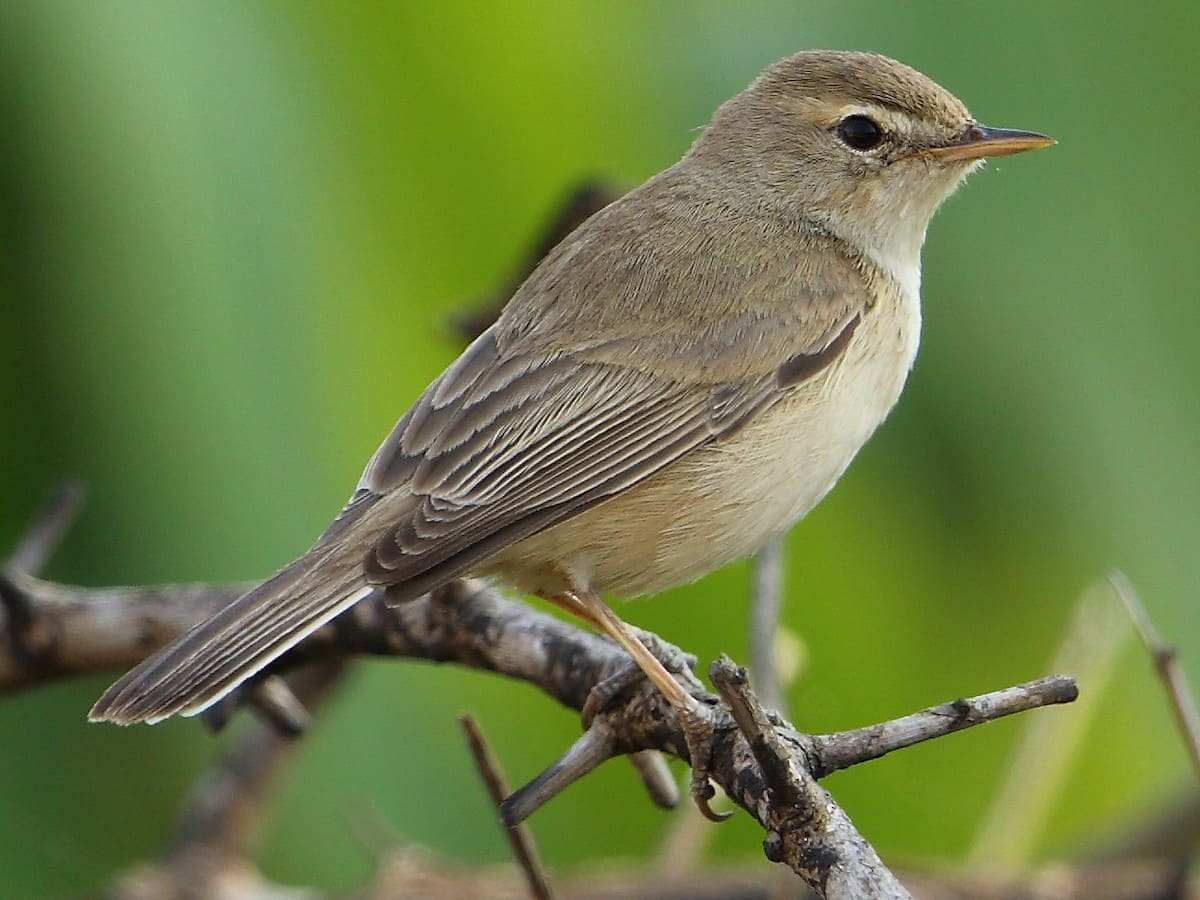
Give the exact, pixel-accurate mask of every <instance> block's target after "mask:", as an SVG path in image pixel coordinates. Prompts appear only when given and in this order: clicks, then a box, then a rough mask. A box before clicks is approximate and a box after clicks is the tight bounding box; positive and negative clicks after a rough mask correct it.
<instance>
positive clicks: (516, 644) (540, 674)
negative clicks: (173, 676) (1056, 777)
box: [0, 573, 1038, 871]
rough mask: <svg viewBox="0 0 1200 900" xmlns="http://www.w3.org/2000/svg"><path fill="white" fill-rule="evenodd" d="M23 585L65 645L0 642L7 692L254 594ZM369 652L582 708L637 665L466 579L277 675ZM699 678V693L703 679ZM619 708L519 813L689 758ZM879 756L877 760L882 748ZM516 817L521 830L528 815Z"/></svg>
mask: <svg viewBox="0 0 1200 900" xmlns="http://www.w3.org/2000/svg"><path fill="white" fill-rule="evenodd" d="M16 576H19V577H13V578H12V579H11V582H10V585H9V586H10V587H12V588H14V590H16V591H18V593H19V594H20V601H21V602H22V603H25V604H27V605H28V606H29V607H30V608H31V609H34V610H35V611H36V613H37V614H38V615H39V616H43V617H45V619H46V620H47V621H49V622H52V623H53V624H54V626H55V632H56V637H57V640H56V642H55V644H54V649H55V657H54V660H53V663H54V665H53V666H52V667H44V668H39V669H38V670H36V671H30V670H28V669H26V668H22V667H21V665H20V661H19V660H13V659H11V658H8V659H6V658H5V656H6V654H5V646H6V644H5V642H4V641H0V686H7V687H8V688H9V689H10V690H12V689H17V688H19V687H28V686H30V685H32V684H36V683H44V682H46V681H49V680H53V679H55V678H60V677H64V676H66V675H70V674H75V673H83V672H92V671H96V670H97V669H99V668H106V667H109V666H114V665H119V664H122V663H129V662H135V661H137V660H138V659H141V658H143V657H144V656H146V655H147V654H148V653H150V652H151V651H152V650H153V649H154V648H155V647H156V646H157V645H158V644H159V643H161V642H162V641H165V640H168V639H170V638H172V637H174V636H176V635H177V634H179V633H180V632H181V631H183V630H185V629H186V628H188V627H190V626H191V625H192V624H194V623H195V622H196V621H197V620H198V619H201V618H203V617H205V616H207V615H209V614H211V612H212V611H213V610H215V609H217V608H219V607H220V606H221V605H223V604H225V603H228V602H230V600H231V599H233V598H234V597H236V596H238V595H239V594H240V593H241V591H242V589H243V587H242V586H240V585H237V586H212V587H205V586H194V585H193V586H184V587H178V586H175V587H171V586H168V587H158V588H145V589H135V588H120V589H112V588H109V589H89V588H76V587H69V586H66V585H59V584H52V583H49V582H45V581H40V580H38V579H35V578H31V577H29V576H27V575H23V574H22V573H16ZM2 627H3V626H2V625H0V630H2ZM656 646H657V650H656V652H657V653H659V654H660V655H662V656H664V657H670V659H669V660H667V661H669V662H670V663H671V665H670V667H671V668H672V669H675V668H681V675H680V677H681V678H687V676H690V675H691V672H690V670H687V669H686V665H687V662H688V657H687V655H686V654H684V653H683V652H682V651H680V650H679V649H678V648H674V647H672V646H671V645H670V644H667V643H666V642H663V641H659V642H657V643H656ZM359 654H374V655H382V656H406V657H414V658H417V659H422V660H425V661H438V662H454V663H458V664H460V665H464V666H468V667H471V668H476V669H483V670H490V671H494V672H497V673H500V674H504V675H508V676H509V677H513V678H517V679H521V680H524V681H527V682H529V683H531V684H534V685H536V686H537V687H538V688H539V689H541V690H542V691H543V692H545V693H546V694H547V695H548V696H550V697H552V698H554V699H556V700H558V701H559V702H561V703H563V704H564V705H566V706H568V707H570V708H572V709H575V710H579V709H581V708H582V707H583V705H584V703H585V701H586V699H587V697H588V695H589V693H590V692H591V690H592V689H593V687H594V686H595V685H596V684H597V683H599V682H601V681H604V680H605V679H607V678H609V677H610V676H612V675H613V674H614V673H616V672H619V671H623V670H624V669H626V668H627V667H628V658H627V657H626V656H625V655H624V654H623V653H622V652H621V651H620V650H619V649H618V648H617V647H616V646H615V645H613V644H612V642H610V641H606V640H604V639H603V638H601V637H599V636H598V635H595V634H592V633H589V632H585V631H581V630H579V629H578V628H576V627H574V626H573V625H571V624H569V623H566V622H563V621H561V620H559V619H556V618H554V617H553V616H550V615H548V614H546V613H542V612H539V611H538V610H535V609H532V608H530V607H529V606H527V605H525V604H523V603H519V602H516V601H513V600H509V599H507V598H505V597H503V596H501V595H500V594H499V593H498V592H496V591H495V590H492V589H490V588H488V587H486V586H485V585H483V584H481V583H479V582H473V581H463V582H455V583H453V584H451V585H448V586H447V587H446V588H445V589H443V590H442V591H439V592H438V593H437V595H436V596H425V597H422V598H419V599H417V600H414V601H412V602H411V603H407V604H404V605H402V606H399V607H395V608H391V607H388V606H387V605H386V603H385V602H384V601H383V598H381V597H378V598H373V599H368V600H364V601H363V602H362V603H360V604H358V605H357V606H356V607H354V608H353V609H352V610H350V611H348V613H347V614H346V615H344V616H342V617H340V618H339V619H338V620H337V621H335V622H334V623H332V624H331V625H330V626H327V627H326V628H323V629H321V630H320V631H318V632H316V633H314V634H313V635H311V636H310V637H309V638H308V639H307V640H305V641H304V642H303V643H301V644H300V645H298V646H297V647H296V648H295V649H294V650H293V651H292V652H290V653H289V654H287V656H285V657H284V658H283V659H281V660H280V661H279V663H278V664H277V665H276V666H275V667H274V668H275V672H279V671H285V670H287V669H289V668H293V667H295V666H297V665H298V664H300V663H303V662H306V661H312V660H320V659H331V658H332V659H344V658H345V657H347V656H353V655H359ZM9 656H11V654H9ZM118 660H119V661H120V662H116V661H118ZM691 681H692V683H695V684H698V682H695V681H694V678H693V679H691ZM619 699H620V701H621V704H620V705H615V706H614V708H610V709H606V710H605V711H604V712H603V713H602V714H601V715H599V716H597V718H596V720H595V723H594V724H593V727H592V728H591V729H590V730H589V731H588V732H587V734H585V735H584V737H583V738H582V739H581V740H580V742H578V743H577V744H576V746H575V747H573V748H572V750H571V751H569V752H568V754H567V755H566V756H565V757H564V758H563V759H562V760H560V762H559V763H557V764H556V765H555V766H552V767H551V769H550V770H549V771H548V772H547V773H546V775H545V776H544V777H543V778H541V779H538V780H537V781H535V783H534V785H533V786H531V787H528V788H525V789H522V790H520V791H517V793H516V794H514V795H513V797H510V798H509V800H508V801H506V806H507V805H510V804H513V805H515V806H519V804H517V800H518V798H520V797H521V795H522V794H523V793H525V794H529V793H530V792H531V790H532V788H533V787H538V786H539V785H540V788H541V790H540V793H541V796H540V798H539V799H538V801H537V803H535V804H534V806H533V808H536V806H537V805H540V804H541V803H542V802H545V800H546V799H549V798H550V797H552V796H554V795H556V794H557V793H559V792H560V791H561V790H562V789H563V788H564V787H565V786H566V785H567V784H569V783H571V782H572V781H573V780H575V779H576V778H578V777H580V776H581V775H582V774H585V773H586V772H588V771H591V769H593V768H595V767H596V766H597V765H599V764H600V763H601V762H603V761H604V760H606V759H608V758H610V757H611V756H613V755H615V754H619V753H632V752H636V751H639V750H646V749H657V750H663V751H666V752H670V753H673V754H675V755H676V756H680V757H683V758H686V742H685V740H684V737H683V732H682V730H681V729H680V728H679V724H678V721H677V720H676V718H675V716H674V715H673V713H672V711H671V709H670V707H669V706H668V705H667V704H666V701H665V700H664V699H663V698H662V696H661V694H659V693H658V691H656V690H654V689H653V688H652V687H651V686H650V685H649V684H648V683H646V682H644V681H643V682H641V683H639V684H638V685H636V686H634V687H633V688H631V689H630V690H629V691H628V692H626V693H625V694H623V695H622V696H621V697H620V698H619ZM986 699H987V698H986V697H985V698H980V700H981V701H983V700H986ZM1021 703H1029V705H1030V706H1033V705H1038V704H1037V703H1032V702H1030V698H1029V697H1026V699H1025V700H1023V701H1021V702H1020V703H1018V704H1017V706H1016V707H1014V709H1016V708H1020V707H1021ZM980 706H981V707H983V708H985V711H984V713H982V714H981V716H980V720H986V718H987V717H988V713H987V711H986V704H985V703H983V702H980ZM707 709H708V713H709V714H710V715H711V716H712V718H713V722H714V729H715V734H714V748H713V749H714V752H713V759H712V763H713V776H714V778H715V780H716V781H717V783H718V784H719V785H720V786H721V787H722V788H723V789H724V790H725V791H726V793H727V794H728V795H729V796H730V797H731V799H733V801H734V802H735V803H737V804H738V805H739V806H741V807H743V808H744V809H746V810H748V811H749V812H751V813H752V814H753V815H754V816H755V817H756V818H757V819H758V820H759V821H760V822H761V823H763V824H764V825H769V823H771V822H773V821H775V819H774V818H773V816H777V814H778V811H777V810H775V809H774V808H773V806H772V802H771V797H770V794H771V791H770V789H769V788H768V787H767V785H766V784H765V783H764V782H763V781H762V779H761V778H759V777H758V775H757V774H756V772H757V769H758V766H757V764H756V762H755V760H754V757H753V755H752V754H751V753H750V751H749V749H748V748H747V746H746V743H745V741H744V740H743V739H742V738H741V737H740V736H739V734H738V732H737V729H736V727H735V726H734V725H733V723H732V721H730V720H729V719H728V716H727V714H725V713H724V712H723V710H722V708H720V707H707ZM968 719H970V721H966V722H961V723H960V722H957V721H956V722H952V725H953V728H958V727H962V725H963V724H975V720H973V719H972V718H971V717H968ZM776 728H777V730H778V731H779V733H780V735H781V739H783V740H784V741H785V743H786V744H788V745H790V746H793V747H795V748H796V749H797V753H800V754H802V753H803V750H804V748H805V747H806V746H807V747H812V746H813V744H812V739H811V738H808V737H806V736H804V735H801V734H799V733H797V732H795V731H794V729H791V728H790V726H786V724H780V725H778V726H776ZM953 728H952V729H950V730H953ZM943 730H945V729H944V728H943ZM930 736H933V735H932V734H930ZM906 742H907V740H906ZM871 755H878V754H877V752H875V751H873V753H872V754H871ZM527 812H528V810H526V812H525V814H527ZM508 818H509V821H516V820H519V819H520V818H523V815H513V816H509V817H508ZM772 847H773V852H776V853H782V854H783V856H782V857H781V860H780V861H782V862H784V863H786V864H787V865H788V866H789V867H790V868H792V869H793V870H796V871H801V870H803V866H802V864H801V860H800V858H799V857H798V856H797V855H795V854H798V853H799V851H800V850H801V849H802V847H800V846H799V845H798V844H797V843H796V842H795V841H790V842H789V841H785V842H783V843H782V844H781V845H775V844H772Z"/></svg>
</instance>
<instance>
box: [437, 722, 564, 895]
mask: <svg viewBox="0 0 1200 900" xmlns="http://www.w3.org/2000/svg"><path fill="white" fill-rule="evenodd" d="M458 724H459V725H461V726H462V730H463V735H464V736H465V737H466V739H467V749H468V750H470V751H471V757H472V758H473V759H474V760H475V768H476V770H477V771H478V772H479V777H480V779H481V780H482V781H483V786H484V789H485V790H486V791H487V792H488V796H489V797H491V798H492V803H493V804H494V805H495V806H496V808H497V809H499V808H500V804H501V802H503V800H504V798H505V797H507V796H508V784H507V783H506V782H505V780H504V773H503V772H501V771H500V765H499V763H498V762H497V761H496V758H495V757H494V756H493V755H492V753H491V751H490V750H489V749H488V746H487V743H486V742H485V741H484V739H483V734H482V733H481V732H480V730H479V725H478V724H477V723H476V722H475V720H474V719H473V718H471V716H459V717H458ZM504 836H505V837H506V838H508V845H509V847H511V848H512V852H513V856H514V857H516V860H517V863H518V865H520V867H521V872H522V873H524V875H525V881H526V883H527V884H528V885H529V893H530V896H532V897H534V898H536V900H554V892H553V891H552V890H551V889H550V882H549V881H547V879H546V871H545V869H544V868H543V867H542V860H541V858H540V857H539V855H538V851H537V845H536V844H535V843H534V840H533V834H532V833H531V832H530V831H529V828H528V827H527V826H525V825H515V826H505V828H504Z"/></svg>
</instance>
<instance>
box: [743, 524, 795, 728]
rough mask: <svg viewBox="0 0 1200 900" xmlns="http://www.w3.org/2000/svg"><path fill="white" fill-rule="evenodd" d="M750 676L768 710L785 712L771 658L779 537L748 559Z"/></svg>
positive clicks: (779, 600)
mask: <svg viewBox="0 0 1200 900" xmlns="http://www.w3.org/2000/svg"><path fill="white" fill-rule="evenodd" d="M752 572H753V575H752V578H753V587H752V590H751V594H750V678H751V680H752V681H753V683H754V689H755V691H757V692H758V696H759V699H760V700H762V702H763V705H764V706H766V707H767V708H768V709H774V710H776V711H778V712H779V714H780V715H783V716H786V715H787V708H786V706H785V704H784V699H783V684H782V682H781V679H780V674H779V666H778V665H777V661H776V658H775V636H776V633H777V632H778V630H779V617H780V612H781V610H782V608H783V538H782V537H775V538H772V539H771V540H770V541H769V542H768V543H767V544H766V545H765V546H763V548H762V549H761V550H759V551H758V553H757V554H755V556H754V559H753V561H752Z"/></svg>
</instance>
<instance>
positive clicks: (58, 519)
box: [4, 480, 86, 575]
mask: <svg viewBox="0 0 1200 900" xmlns="http://www.w3.org/2000/svg"><path fill="white" fill-rule="evenodd" d="M85 494H86V491H85V489H84V486H83V483H82V482H80V481H73V480H72V481H64V482H63V483H62V484H59V485H57V486H56V487H55V488H54V490H52V491H51V492H50V496H49V497H47V498H46V502H45V504H43V506H42V508H41V509H39V510H38V511H37V513H36V514H35V515H34V516H33V519H32V520H31V521H30V523H29V525H28V527H27V528H26V529H25V533H24V534H23V535H22V536H21V540H20V541H19V542H18V544H17V549H16V550H14V551H13V554H12V556H10V557H9V559H8V562H7V564H6V565H5V567H4V568H5V569H6V570H7V569H15V570H17V571H20V572H27V573H29V574H30V575H37V574H38V573H39V572H41V570H42V569H43V568H44V567H45V565H46V563H47V562H49V561H50V557H51V556H53V555H54V551H55V550H57V549H58V545H59V543H60V542H61V541H62V538H63V535H64V534H66V533H67V529H68V528H70V527H71V525H72V523H73V522H74V521H75V517H76V516H77V515H78V514H79V510H80V509H81V508H82V507H83V500H84V496H85Z"/></svg>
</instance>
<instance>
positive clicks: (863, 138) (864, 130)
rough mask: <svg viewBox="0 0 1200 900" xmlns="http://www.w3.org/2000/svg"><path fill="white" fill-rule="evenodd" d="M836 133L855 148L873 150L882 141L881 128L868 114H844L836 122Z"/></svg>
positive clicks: (849, 145) (847, 144)
mask: <svg viewBox="0 0 1200 900" xmlns="http://www.w3.org/2000/svg"><path fill="white" fill-rule="evenodd" d="M837 135H838V137H839V138H841V141H842V143H843V144H845V145H846V146H847V147H852V148H853V149H855V150H873V149H875V148H876V147H878V146H879V145H880V144H881V143H882V142H883V129H882V128H880V127H879V123H878V122H876V121H875V120H874V119H872V118H869V117H868V116H859V115H854V116H846V118H844V119H842V121H841V122H840V123H838V127H837Z"/></svg>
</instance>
